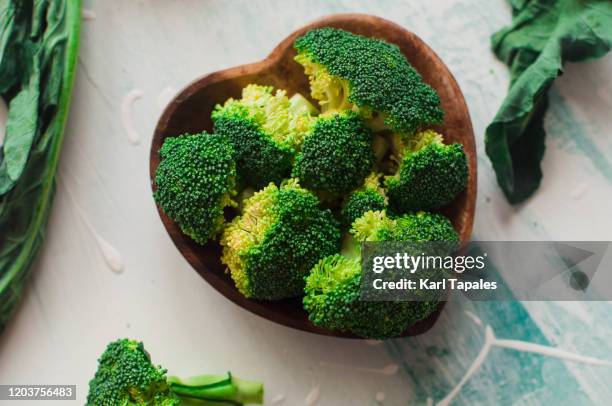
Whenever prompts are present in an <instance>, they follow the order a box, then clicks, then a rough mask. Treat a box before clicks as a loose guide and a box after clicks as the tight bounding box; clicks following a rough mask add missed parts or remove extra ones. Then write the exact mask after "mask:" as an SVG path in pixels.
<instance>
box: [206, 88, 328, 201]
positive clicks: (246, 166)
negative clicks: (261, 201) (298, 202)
mask: <svg viewBox="0 0 612 406" xmlns="http://www.w3.org/2000/svg"><path fill="white" fill-rule="evenodd" d="M316 113H317V111H316V109H315V108H314V107H313V106H312V105H311V104H310V102H308V100H306V99H305V98H304V97H302V96H301V95H296V96H294V97H292V98H291V99H289V98H287V95H286V93H285V91H284V90H277V91H276V93H274V88H273V87H271V86H259V85H253V84H251V85H248V86H247V87H245V88H244V89H243V90H242V98H241V99H240V100H235V99H229V100H227V101H226V102H225V104H224V105H217V106H216V107H215V110H214V111H213V113H212V120H213V122H214V127H215V133H217V134H219V135H221V136H223V137H225V138H227V139H228V140H229V141H230V142H231V144H232V145H233V147H234V149H235V151H236V161H237V163H236V167H237V172H238V180H239V183H240V184H243V185H244V186H251V187H254V188H257V189H259V188H261V187H263V186H265V185H267V184H268V183H269V182H274V183H276V184H280V182H281V181H282V179H284V178H286V177H287V176H289V173H290V172H291V164H292V161H293V158H294V156H295V153H296V150H297V149H298V148H299V146H300V145H301V143H302V141H303V138H304V136H305V134H306V132H307V131H308V130H309V128H310V125H311V123H312V121H313V120H314V119H313V115H314V114H316Z"/></svg>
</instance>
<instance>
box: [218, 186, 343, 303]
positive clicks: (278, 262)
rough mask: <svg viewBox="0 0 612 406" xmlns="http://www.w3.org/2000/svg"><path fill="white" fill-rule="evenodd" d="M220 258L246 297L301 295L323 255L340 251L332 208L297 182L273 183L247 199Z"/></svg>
mask: <svg viewBox="0 0 612 406" xmlns="http://www.w3.org/2000/svg"><path fill="white" fill-rule="evenodd" d="M221 245H223V255H222V258H221V260H222V261H223V263H224V264H226V265H227V266H228V268H229V271H230V272H231V276H232V279H233V280H234V282H235V283H236V287H237V288H238V290H239V291H240V292H242V293H243V294H244V295H245V296H246V297H249V298H255V299H269V300H274V299H282V298H286V297H291V296H297V295H300V294H302V292H303V289H304V277H305V276H306V275H307V274H308V271H309V270H310V269H311V268H312V267H313V265H314V264H315V263H317V261H319V260H320V259H321V258H323V257H326V256H328V255H331V254H333V253H336V252H338V250H339V248H340V231H339V229H338V224H337V222H336V220H335V219H334V218H333V216H332V214H331V212H330V211H329V210H322V209H321V208H319V200H318V199H317V197H316V196H314V195H313V194H312V193H311V192H309V191H307V190H306V189H303V188H302V187H300V185H299V184H298V182H297V180H295V179H291V180H288V181H286V182H285V183H284V184H283V185H282V186H281V187H280V188H279V187H277V186H276V185H274V184H273V183H271V184H270V185H268V186H267V187H266V188H264V189H263V190H261V191H259V192H257V193H255V194H254V195H253V196H252V197H250V198H248V199H247V200H245V202H244V209H243V212H242V215H241V216H239V217H237V218H235V219H234V220H233V221H232V222H231V223H230V224H229V225H228V226H227V228H226V229H225V232H224V233H223V236H222V238H221Z"/></svg>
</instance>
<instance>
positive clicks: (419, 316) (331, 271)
mask: <svg viewBox="0 0 612 406" xmlns="http://www.w3.org/2000/svg"><path fill="white" fill-rule="evenodd" d="M305 292H306V295H305V296H304V299H303V303H304V308H305V309H306V311H307V312H308V317H309V319H310V321H311V322H312V323H313V324H315V325H316V326H319V327H323V328H326V329H330V330H334V331H342V332H348V333H353V334H355V335H357V336H359V337H363V338H372V339H379V340H382V339H387V338H392V337H397V336H399V335H401V334H402V333H403V332H404V331H406V329H407V328H408V327H410V326H412V325H413V324H415V323H416V322H418V321H420V320H423V319H425V318H426V317H427V316H429V315H430V314H431V313H433V311H435V310H436V307H437V303H436V302H428V301H420V302H407V301H404V302H400V301H386V302H385V301H380V302H374V301H362V300H361V259H360V258H358V257H357V258H354V257H351V258H349V257H345V256H343V255H340V254H336V255H332V256H329V257H326V258H324V259H322V260H321V261H319V262H318V263H317V264H316V265H315V266H314V268H313V269H312V271H311V272H310V275H309V276H308V278H307V279H306V288H305Z"/></svg>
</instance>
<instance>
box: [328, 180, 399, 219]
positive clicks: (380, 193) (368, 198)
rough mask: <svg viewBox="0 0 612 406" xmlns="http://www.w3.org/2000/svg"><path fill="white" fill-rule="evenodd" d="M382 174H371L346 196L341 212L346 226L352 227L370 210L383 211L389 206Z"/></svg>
mask: <svg viewBox="0 0 612 406" xmlns="http://www.w3.org/2000/svg"><path fill="white" fill-rule="evenodd" d="M380 176H381V175H379V174H377V173H372V174H370V176H368V177H367V178H366V180H365V182H364V183H363V185H362V186H361V187H359V188H358V189H356V190H354V191H353V192H352V193H351V194H350V195H349V196H348V197H347V198H346V200H345V201H344V204H343V205H342V211H341V213H340V215H341V217H342V224H343V225H344V226H345V227H350V226H351V224H353V222H354V221H355V220H357V219H358V218H359V217H361V216H363V215H364V214H365V213H366V212H368V211H382V210H385V209H386V208H387V203H388V202H387V196H386V195H385V191H384V189H383V188H382V187H381V186H380Z"/></svg>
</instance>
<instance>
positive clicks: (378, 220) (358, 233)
mask: <svg viewBox="0 0 612 406" xmlns="http://www.w3.org/2000/svg"><path fill="white" fill-rule="evenodd" d="M351 233H352V234H353V235H354V236H355V238H356V239H357V241H409V242H458V241H459V236H458V235H457V232H456V231H455V229H454V228H453V225H452V224H451V222H450V221H449V220H448V219H447V218H446V217H444V216H443V215H442V214H438V213H427V212H423V211H421V212H418V213H413V214H404V215H402V216H399V217H396V218H391V217H389V216H388V215H387V213H386V212H385V211H370V212H367V213H365V214H364V215H363V216H361V217H360V218H358V219H357V220H355V222H354V223H353V226H352V228H351Z"/></svg>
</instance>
